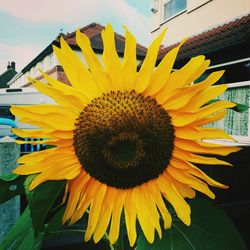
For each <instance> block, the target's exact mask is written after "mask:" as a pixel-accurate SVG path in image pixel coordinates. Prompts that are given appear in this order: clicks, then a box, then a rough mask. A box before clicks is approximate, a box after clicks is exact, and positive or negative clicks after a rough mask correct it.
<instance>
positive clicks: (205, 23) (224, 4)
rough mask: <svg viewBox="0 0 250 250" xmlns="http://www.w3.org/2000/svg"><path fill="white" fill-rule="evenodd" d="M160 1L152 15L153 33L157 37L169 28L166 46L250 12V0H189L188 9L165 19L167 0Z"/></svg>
mask: <svg viewBox="0 0 250 250" xmlns="http://www.w3.org/2000/svg"><path fill="white" fill-rule="evenodd" d="M152 1H153V0H152ZM158 1H159V3H158V11H157V12H156V13H154V14H153V15H152V35H153V37H156V36H157V35H158V34H159V33H160V32H161V31H162V29H163V28H168V32H167V35H166V37H165V40H164V42H163V44H164V45H166V46H168V45H171V44H174V43H176V42H178V41H180V40H182V39H183V38H185V37H190V36H193V35H196V34H199V33H201V32H202V31H204V30H208V29H211V28H213V27H216V26H217V25H220V24H223V23H225V22H229V21H230V20H232V19H235V18H237V17H239V16H243V15H244V14H248V13H249V12H250V0H210V1H207V0H187V10H186V11H184V12H182V13H181V14H179V15H177V16H175V17H173V18H170V19H169V20H164V18H163V11H164V3H165V2H166V0H158Z"/></svg>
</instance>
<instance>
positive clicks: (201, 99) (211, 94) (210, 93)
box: [187, 84, 228, 111]
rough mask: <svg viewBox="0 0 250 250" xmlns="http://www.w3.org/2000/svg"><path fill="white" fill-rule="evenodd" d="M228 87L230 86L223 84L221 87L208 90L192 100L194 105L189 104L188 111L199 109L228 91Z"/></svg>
mask: <svg viewBox="0 0 250 250" xmlns="http://www.w3.org/2000/svg"><path fill="white" fill-rule="evenodd" d="M227 87H228V86H227V85H226V84H221V85H219V86H212V87H210V88H207V89H206V90H204V91H202V92H200V93H199V94H197V95H196V96H195V97H194V98H193V99H192V103H190V104H188V107H187V109H189V110H194V111H195V110H197V109H199V108H200V107H201V106H202V105H205V104H206V103H207V102H208V101H210V100H212V99H213V98H215V97H217V96H219V95H220V94H222V93H223V92H224V91H225V90H226V89H227Z"/></svg>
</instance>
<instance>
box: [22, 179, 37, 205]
mask: <svg viewBox="0 0 250 250" xmlns="http://www.w3.org/2000/svg"><path fill="white" fill-rule="evenodd" d="M37 175H38V174H32V175H28V176H27V177H26V179H25V181H24V183H23V186H24V191H25V194H26V197H27V199H28V200H30V197H31V194H32V192H31V191H30V190H29V187H30V184H31V182H32V181H33V180H34V178H35V177H36V176H37Z"/></svg>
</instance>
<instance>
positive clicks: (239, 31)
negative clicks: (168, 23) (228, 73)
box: [158, 13, 250, 63]
mask: <svg viewBox="0 0 250 250" xmlns="http://www.w3.org/2000/svg"><path fill="white" fill-rule="evenodd" d="M249 43H250V13H249V14H248V15H245V16H243V17H241V18H237V19H235V20H232V21H230V22H228V23H225V24H223V25H219V26H217V27H215V28H212V29H209V30H206V31H204V32H202V33H200V34H198V35H195V36H193V37H191V38H189V40H188V41H187V42H186V43H185V44H184V45H183V46H182V47H181V49H180V51H179V54H178V57H177V63H178V62H181V61H185V60H188V59H189V58H191V57H193V56H197V55H201V54H203V55H209V57H211V55H214V54H215V53H216V52H217V53H218V51H220V53H221V51H222V50H225V51H226V50H227V49H230V50H229V51H228V50H227V53H228V52H229V53H230V54H231V55H230V56H231V57H233V56H234V57H236V58H230V59H231V60H232V59H234V60H236V59H239V58H237V57H240V56H243V55H244V57H245V58H246V57H247V56H250V49H249ZM178 44H179V43H176V44H173V45H170V46H168V47H164V48H162V49H161V50H160V52H159V56H158V62H159V61H161V59H162V58H163V57H164V56H165V55H166V53H167V52H168V51H170V50H171V49H172V48H174V47H176V46H177V45H178ZM234 48H235V49H236V50H234ZM243 48H244V49H243ZM229 53H228V54H229ZM223 55H224V54H223ZM223 55H222V54H220V58H217V59H216V60H223ZM224 59H225V58H224ZM220 63H221V61H220Z"/></svg>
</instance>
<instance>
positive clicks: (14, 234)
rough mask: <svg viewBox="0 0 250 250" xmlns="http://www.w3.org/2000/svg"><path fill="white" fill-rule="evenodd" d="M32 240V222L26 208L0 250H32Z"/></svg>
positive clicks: (0, 246)
mask: <svg viewBox="0 0 250 250" xmlns="http://www.w3.org/2000/svg"><path fill="white" fill-rule="evenodd" d="M33 240H34V231H33V229H32V221H31V217H30V210H29V208H26V209H25V211H24V212H23V213H22V215H21V216H20V217H19V218H18V220H17V221H16V224H15V225H14V226H13V227H12V228H11V229H10V231H9V232H8V233H7V235H6V236H5V238H4V239H3V242H2V244H1V245H0V250H6V249H8V248H10V249H13V250H14V249H18V250H20V249H32V248H31V246H32V243H33Z"/></svg>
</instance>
